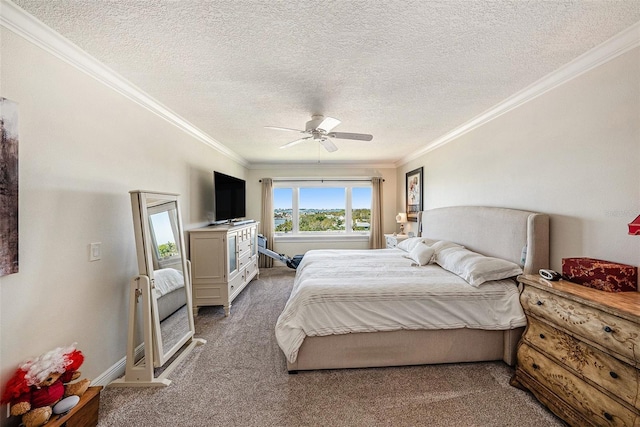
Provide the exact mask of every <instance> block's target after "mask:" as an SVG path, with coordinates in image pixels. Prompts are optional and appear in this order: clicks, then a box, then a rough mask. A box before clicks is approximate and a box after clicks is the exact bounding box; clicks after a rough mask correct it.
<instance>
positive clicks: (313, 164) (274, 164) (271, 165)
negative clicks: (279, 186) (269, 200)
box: [247, 161, 397, 170]
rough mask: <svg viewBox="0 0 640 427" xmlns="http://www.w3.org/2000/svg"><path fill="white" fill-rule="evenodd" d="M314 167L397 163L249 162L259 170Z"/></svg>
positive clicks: (376, 166) (382, 166)
mask: <svg viewBox="0 0 640 427" xmlns="http://www.w3.org/2000/svg"><path fill="white" fill-rule="evenodd" d="M314 167H318V168H322V170H327V169H376V170H377V169H396V167H397V166H396V165H395V164H394V163H365V162H363V163H358V162H344V163H340V162H326V161H322V162H311V161H310V162H291V163H288V162H262V163H249V165H248V166H247V168H248V169H251V170H257V169H278V168H287V169H288V170H292V169H305V170H313V168H314Z"/></svg>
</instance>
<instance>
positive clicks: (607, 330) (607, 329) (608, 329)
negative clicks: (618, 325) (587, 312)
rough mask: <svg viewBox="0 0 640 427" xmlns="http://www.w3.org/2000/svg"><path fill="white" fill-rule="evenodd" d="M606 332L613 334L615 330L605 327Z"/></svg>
mask: <svg viewBox="0 0 640 427" xmlns="http://www.w3.org/2000/svg"><path fill="white" fill-rule="evenodd" d="M604 331H605V332H611V331H613V329H611V328H610V327H608V326H605V327H604Z"/></svg>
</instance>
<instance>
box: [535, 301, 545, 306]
mask: <svg viewBox="0 0 640 427" xmlns="http://www.w3.org/2000/svg"><path fill="white" fill-rule="evenodd" d="M536 304H537V305H542V304H544V303H543V302H542V301H540V300H538V302H537V303H536Z"/></svg>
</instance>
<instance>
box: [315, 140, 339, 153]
mask: <svg viewBox="0 0 640 427" xmlns="http://www.w3.org/2000/svg"><path fill="white" fill-rule="evenodd" d="M319 142H320V144H322V146H323V147H324V148H325V149H326V150H327V151H328V152H330V153H333V152H334V151H337V150H338V147H336V145H335V144H334V143H333V142H331V140H330V139H327V138H322V139H321V140H320V141H319Z"/></svg>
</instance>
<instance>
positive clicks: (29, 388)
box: [0, 344, 91, 427]
mask: <svg viewBox="0 0 640 427" xmlns="http://www.w3.org/2000/svg"><path fill="white" fill-rule="evenodd" d="M83 361H84V355H83V354H82V353H81V352H80V351H79V350H76V349H75V344H72V345H71V346H69V347H66V348H60V347H58V348H56V349H54V350H51V351H49V352H47V353H45V354H43V355H41V356H39V357H37V358H36V359H30V360H27V361H26V362H24V363H23V364H22V365H20V367H19V368H18V370H17V371H16V373H15V374H14V375H13V377H11V379H9V381H8V382H7V386H6V388H5V391H4V393H3V395H2V400H1V402H0V403H9V404H11V411H10V412H11V415H13V416H20V415H22V424H23V425H24V426H25V427H39V426H41V425H43V424H45V423H46V422H47V421H49V418H51V415H52V413H53V406H54V405H55V404H56V403H58V402H59V401H60V400H61V399H62V398H63V397H68V396H82V395H83V394H84V392H85V391H86V390H87V388H88V387H89V384H90V383H91V381H90V380H88V379H83V380H80V381H78V382H75V383H70V382H71V381H74V380H76V379H78V378H79V377H80V375H81V373H80V371H78V368H79V367H80V365H82V362H83Z"/></svg>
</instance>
